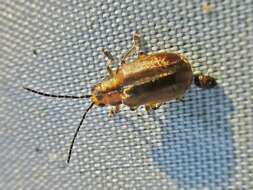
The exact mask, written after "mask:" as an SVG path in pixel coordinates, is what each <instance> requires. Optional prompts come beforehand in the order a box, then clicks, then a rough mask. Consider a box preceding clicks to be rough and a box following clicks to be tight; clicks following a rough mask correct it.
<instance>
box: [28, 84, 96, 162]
mask: <svg viewBox="0 0 253 190" xmlns="http://www.w3.org/2000/svg"><path fill="white" fill-rule="evenodd" d="M23 88H24V89H25V90H28V91H30V92H33V93H35V94H39V95H41V96H47V97H53V98H69V99H83V98H90V97H91V95H84V96H67V95H55V94H47V93H44V92H40V91H37V90H33V89H31V88H27V87H23ZM93 105H94V102H92V103H91V104H90V105H89V107H88V108H87V109H86V111H85V112H84V114H83V117H82V120H81V121H80V123H79V125H78V127H77V129H76V132H75V134H74V137H73V139H72V142H71V145H70V148H69V154H68V160H67V163H69V161H70V158H71V153H72V149H73V146H74V143H75V140H76V137H77V134H78V132H79V130H80V128H81V126H82V124H83V121H84V119H85V117H86V115H87V113H88V112H89V110H90V109H91V108H92V106H93Z"/></svg>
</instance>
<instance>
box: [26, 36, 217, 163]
mask: <svg viewBox="0 0 253 190" xmlns="http://www.w3.org/2000/svg"><path fill="white" fill-rule="evenodd" d="M102 52H103V53H104V55H105V57H107V59H108V61H107V71H108V74H109V78H107V79H104V80H103V81H101V82H100V83H98V84H96V85H95V86H94V87H93V88H92V89H91V94H90V95H84V96H65V95H53V94H47V93H44V92H39V91H36V90H33V89H31V88H27V87H24V89H26V90H28V91H30V92H33V93H36V94H39V95H42V96H48V97H55V98H70V99H84V98H90V100H91V104H90V105H89V107H88V108H87V109H86V111H85V112H84V114H83V117H82V119H81V121H80V123H79V126H78V127H77V129H76V132H75V134H74V137H73V139H72V142H71V145H70V149H69V154H68V159H67V162H68V163H69V161H70V158H71V153H72V149H73V145H74V142H75V139H76V137H77V134H78V132H79V130H80V127H81V125H82V123H83V121H84V119H85V117H86V114H87V113H88V112H89V110H90V109H91V108H92V106H93V105H94V104H95V105H97V106H105V105H111V106H113V108H112V110H111V112H110V114H111V115H112V114H115V113H117V112H119V108H120V104H124V105H126V106H128V107H130V109H131V110H136V109H137V108H138V107H139V106H141V105H144V106H145V109H146V110H147V111H150V110H155V109H157V108H159V107H160V105H161V104H163V103H164V102H167V101H169V100H173V99H182V97H183V95H184V94H185V92H186V90H187V89H188V88H189V87H190V85H191V83H192V81H194V83H195V85H196V86H198V87H200V88H203V89H210V88H213V87H215V86H216V85H217V83H216V80H215V79H214V78H213V77H211V76H209V75H204V74H202V73H198V74H194V73H193V71H192V67H191V64H190V63H189V61H188V60H187V59H186V58H185V57H184V56H183V55H180V54H179V53H173V52H161V53H144V52H140V36H139V34H138V33H134V34H133V41H132V46H131V48H130V49H129V50H128V51H127V53H126V54H125V55H123V56H122V58H121V60H120V64H119V66H118V68H117V69H116V70H113V69H112V67H111V64H112V61H113V57H112V55H111V53H110V52H109V51H108V50H107V49H103V50H102ZM133 54H137V58H136V59H134V60H133V61H132V62H129V63H127V58H128V57H129V56H131V55H133ZM193 78H194V80H193Z"/></svg>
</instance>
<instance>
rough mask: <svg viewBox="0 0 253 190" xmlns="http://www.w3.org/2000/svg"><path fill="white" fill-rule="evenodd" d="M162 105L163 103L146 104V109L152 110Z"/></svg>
mask: <svg viewBox="0 0 253 190" xmlns="http://www.w3.org/2000/svg"><path fill="white" fill-rule="evenodd" d="M161 105H162V103H154V104H152V103H151V104H146V105H145V109H146V111H147V112H150V111H151V110H156V109H158V108H159V107H160V106H161Z"/></svg>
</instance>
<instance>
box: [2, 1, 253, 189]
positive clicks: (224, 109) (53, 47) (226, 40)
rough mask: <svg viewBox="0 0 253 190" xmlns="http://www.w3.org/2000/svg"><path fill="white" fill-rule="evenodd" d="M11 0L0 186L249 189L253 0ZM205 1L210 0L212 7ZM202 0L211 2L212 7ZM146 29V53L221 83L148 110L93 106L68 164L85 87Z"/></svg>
mask: <svg viewBox="0 0 253 190" xmlns="http://www.w3.org/2000/svg"><path fill="white" fill-rule="evenodd" d="M204 3H206V2H204V1H200V0H193V1H187V0H184V1H180V0H173V1H165V0H164V1H157V0H142V1H141V0H139V1H135V0H128V1H124V2H120V1H117V0H107V1H100V0H90V1H83V0H65V1H57V0H49V1H33V0H27V1H24V0H12V1H4V0H1V3H0V10H1V11H0V166H1V167H0V189H8V190H18V189H19V190H21V189H25V190H29V189H31V190H36V189H73V190H74V189H75V190H78V189H80V190H81V189H85V190H89V189H92V190H94V189H98V190H99V189H108V190H113V189H131V190H133V189H138V190H139V189H158V190H160V189H170V190H178V189H180V190H188V189H189V190H203V189H205V190H223V189H224V190H226V189H229V190H230V189H231V190H232V189H234V190H238V189H241V190H252V189H253V120H252V118H253V117H252V116H253V114H252V112H253V109H252V103H253V102H252V100H253V98H252V97H253V93H252V92H253V77H252V76H253V59H252V58H253V43H252V42H253V35H252V34H253V33H252V32H253V24H252V23H253V11H252V5H253V2H252V1H251V0H245V1H241V0H235V1H229V0H225V1H210V4H209V7H212V9H210V10H209V11H208V10H206V9H205V10H203V6H202V5H203V4H204ZM206 7H207V6H206ZM204 8H205V7H204ZM135 31H136V32H139V33H140V35H141V49H142V51H145V52H154V51H177V52H180V53H182V54H184V55H185V56H187V57H188V59H189V60H190V62H191V64H192V66H193V68H194V69H195V70H198V71H201V72H204V73H207V72H208V74H210V75H212V76H214V77H215V78H217V82H218V84H219V87H218V88H216V89H212V90H202V89H199V88H197V87H196V86H194V85H192V87H191V88H190V89H189V90H188V91H187V93H186V94H185V97H184V102H180V101H171V102H169V103H167V104H165V105H163V106H161V108H160V109H158V110H156V111H155V112H152V113H150V114H147V113H146V112H145V110H144V109H143V108H140V109H139V110H138V111H137V113H136V112H132V111H130V110H129V108H127V107H124V106H122V107H121V112H120V113H118V114H117V115H115V116H114V117H108V114H107V112H108V110H109V109H110V108H99V107H94V108H93V109H92V110H91V111H90V112H89V113H88V115H87V118H86V119H85V121H84V123H83V126H82V128H81V131H80V133H79V134H78V137H77V140H76V143H75V145H74V149H73V155H72V159H71V162H70V164H69V165H67V164H66V159H67V154H68V149H69V145H70V142H71V140H72V137H73V134H74V131H75V129H76V127H77V126H78V124H79V122H80V120H81V117H82V115H83V112H84V110H85V109H86V108H87V107H88V105H89V103H90V101H89V100H88V99H85V100H68V99H54V98H49V97H43V96H39V95H36V94H33V93H30V92H27V91H25V90H24V89H23V88H22V86H26V87H30V88H33V89H36V90H39V91H43V92H47V93H52V94H63V95H65V94H68V95H84V94H89V93H90V89H91V88H92V86H94V85H95V84H96V83H97V82H99V81H100V80H102V79H103V78H104V77H105V76H106V75H107V71H106V67H105V66H106V60H105V58H104V56H103V55H102V53H101V49H102V48H108V49H109V50H110V51H111V52H112V54H113V56H114V58H115V59H114V63H113V65H114V68H116V67H117V64H118V60H119V58H120V57H121V56H122V54H123V53H125V52H126V51H127V49H128V48H130V46H131V40H132V39H131V38H132V36H131V35H132V33H133V32H135Z"/></svg>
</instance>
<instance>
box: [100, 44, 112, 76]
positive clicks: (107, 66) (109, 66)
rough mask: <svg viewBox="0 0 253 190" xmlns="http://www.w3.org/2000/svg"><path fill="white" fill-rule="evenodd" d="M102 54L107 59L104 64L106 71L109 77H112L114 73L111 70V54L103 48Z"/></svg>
mask: <svg viewBox="0 0 253 190" xmlns="http://www.w3.org/2000/svg"><path fill="white" fill-rule="evenodd" d="M102 53H103V54H104V56H105V57H106V58H107V59H108V60H107V64H106V69H107V71H108V73H109V75H110V77H113V76H114V72H113V70H112V61H113V56H112V54H111V52H110V51H109V50H108V49H105V48H103V49H102Z"/></svg>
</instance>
